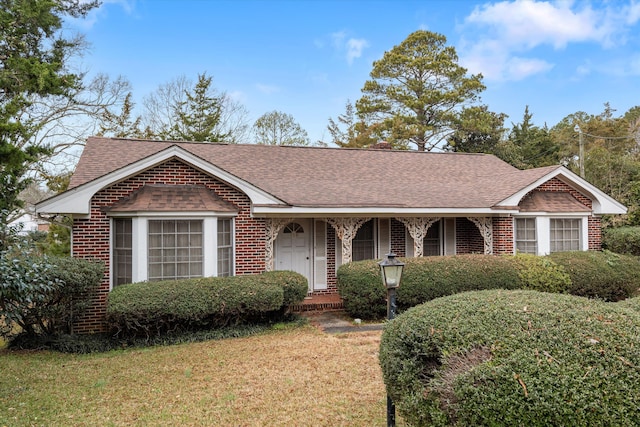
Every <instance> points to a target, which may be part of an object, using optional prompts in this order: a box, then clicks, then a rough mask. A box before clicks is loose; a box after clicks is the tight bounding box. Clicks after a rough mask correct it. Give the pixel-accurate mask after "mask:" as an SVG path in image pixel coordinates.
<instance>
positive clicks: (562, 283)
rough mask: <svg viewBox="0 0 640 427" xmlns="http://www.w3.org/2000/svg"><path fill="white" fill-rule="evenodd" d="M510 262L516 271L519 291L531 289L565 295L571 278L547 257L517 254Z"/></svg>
mask: <svg viewBox="0 0 640 427" xmlns="http://www.w3.org/2000/svg"><path fill="white" fill-rule="evenodd" d="M512 260H513V262H514V264H515V266H516V269H517V271H518V278H519V280H520V285H519V286H518V288H520V289H531V290H534V291H540V292H551V293H555V294H561V293H567V292H568V291H569V288H570V287H571V277H569V275H568V274H567V273H566V272H565V271H564V268H563V267H562V266H561V265H558V264H556V263H555V262H553V261H552V260H551V259H549V258H547V257H540V256H537V255H530V254H517V255H515V256H514V257H512Z"/></svg>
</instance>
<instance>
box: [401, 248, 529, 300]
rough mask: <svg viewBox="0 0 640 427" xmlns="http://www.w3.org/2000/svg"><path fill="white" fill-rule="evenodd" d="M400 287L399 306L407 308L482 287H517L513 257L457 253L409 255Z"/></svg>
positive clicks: (516, 274)
mask: <svg viewBox="0 0 640 427" xmlns="http://www.w3.org/2000/svg"><path fill="white" fill-rule="evenodd" d="M404 262H405V264H406V266H405V271H404V273H403V275H402V283H401V285H400V288H399V289H398V308H399V309H400V310H405V309H407V308H410V307H413V306H415V305H418V304H422V303H423V302H426V301H431V300H432V299H434V298H439V297H442V296H446V295H452V294H457V293H460V292H465V291H473V290H481V289H513V288H517V287H518V284H519V282H518V273H517V271H516V269H515V268H514V265H513V262H512V260H511V259H510V257H501V256H493V255H456V256H442V257H424V258H408V259H406V260H404Z"/></svg>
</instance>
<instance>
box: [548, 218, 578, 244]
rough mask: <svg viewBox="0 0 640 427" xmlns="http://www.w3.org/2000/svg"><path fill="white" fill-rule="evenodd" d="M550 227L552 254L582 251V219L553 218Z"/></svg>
mask: <svg viewBox="0 0 640 427" xmlns="http://www.w3.org/2000/svg"><path fill="white" fill-rule="evenodd" d="M550 227H551V228H550V231H551V252H564V251H579V250H580V249H581V241H580V229H581V222H580V219H567V218H552V219H551V224H550Z"/></svg>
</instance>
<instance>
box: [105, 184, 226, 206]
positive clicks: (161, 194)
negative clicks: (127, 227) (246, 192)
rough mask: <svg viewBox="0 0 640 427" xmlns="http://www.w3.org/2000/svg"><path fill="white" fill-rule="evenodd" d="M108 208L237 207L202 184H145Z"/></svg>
mask: <svg viewBox="0 0 640 427" xmlns="http://www.w3.org/2000/svg"><path fill="white" fill-rule="evenodd" d="M108 211H109V212H140V211H145V212H178V211H191V212H227V213H236V212H238V210H237V209H236V208H235V207H234V206H233V205H232V204H231V203H227V202H225V201H224V200H222V199H220V198H219V197H218V196H216V195H215V194H213V193H212V192H211V191H209V190H208V189H207V188H206V187H204V186H201V185H145V186H143V187H141V188H140V189H138V190H136V191H134V192H133V193H132V194H131V195H130V196H129V197H126V198H125V199H123V200H120V201H119V202H117V203H115V204H114V205H112V206H110V207H109V209H108Z"/></svg>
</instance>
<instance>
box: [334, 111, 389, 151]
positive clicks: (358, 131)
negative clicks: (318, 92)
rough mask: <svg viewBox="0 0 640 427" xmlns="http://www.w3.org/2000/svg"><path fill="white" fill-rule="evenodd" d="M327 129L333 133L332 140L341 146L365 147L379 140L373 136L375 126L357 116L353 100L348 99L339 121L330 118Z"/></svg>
mask: <svg viewBox="0 0 640 427" xmlns="http://www.w3.org/2000/svg"><path fill="white" fill-rule="evenodd" d="M342 127H344V130H343V129H342ZM327 129H328V130H329V133H330V134H331V142H332V143H333V144H335V145H337V146H338V147H341V148H363V147H369V146H371V145H373V144H375V143H376V142H378V140H377V139H376V138H375V137H373V136H372V130H373V128H372V127H370V126H367V125H366V124H365V123H364V121H363V120H362V119H360V118H358V117H357V115H356V107H355V106H354V105H353V104H352V103H351V101H347V103H346V105H345V112H344V113H343V114H341V115H339V116H338V121H337V122H336V121H334V120H333V119H332V118H329V124H328V125H327Z"/></svg>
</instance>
